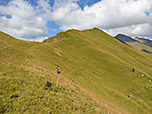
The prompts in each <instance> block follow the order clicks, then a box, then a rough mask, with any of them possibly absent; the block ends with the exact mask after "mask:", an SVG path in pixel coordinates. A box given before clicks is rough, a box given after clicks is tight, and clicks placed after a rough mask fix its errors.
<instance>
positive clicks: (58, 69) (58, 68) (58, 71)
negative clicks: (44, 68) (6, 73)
mask: <svg viewBox="0 0 152 114" xmlns="http://www.w3.org/2000/svg"><path fill="white" fill-rule="evenodd" d="M56 71H57V84H56V86H57V88H58V85H59V74H60V73H61V72H60V67H59V65H57V68H56Z"/></svg>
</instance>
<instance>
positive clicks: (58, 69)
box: [56, 65, 61, 74]
mask: <svg viewBox="0 0 152 114" xmlns="http://www.w3.org/2000/svg"><path fill="white" fill-rule="evenodd" d="M56 71H57V74H60V73H61V72H60V67H59V65H57V68H56Z"/></svg>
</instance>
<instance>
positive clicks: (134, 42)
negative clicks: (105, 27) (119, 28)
mask: <svg viewBox="0 0 152 114" xmlns="http://www.w3.org/2000/svg"><path fill="white" fill-rule="evenodd" d="M115 38H116V39H118V40H120V41H121V42H123V43H126V44H129V45H131V46H133V47H135V48H137V49H140V50H142V51H144V52H146V53H149V54H152V41H151V40H149V39H145V38H138V37H136V38H132V37H130V36H126V35H124V34H118V35H116V36H115Z"/></svg>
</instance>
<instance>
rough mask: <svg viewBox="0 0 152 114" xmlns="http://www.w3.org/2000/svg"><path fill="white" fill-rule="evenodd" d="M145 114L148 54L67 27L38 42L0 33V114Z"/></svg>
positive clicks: (150, 77) (151, 92)
mask: <svg viewBox="0 0 152 114" xmlns="http://www.w3.org/2000/svg"><path fill="white" fill-rule="evenodd" d="M57 65H59V66H60V70H61V74H60V75H59V87H56V80H57V74H56V66H57ZM47 81H49V82H50V83H52V86H51V87H47V86H45V84H46V82H47ZM151 112H152V55H151V54H148V53H145V52H143V51H141V50H138V49H136V48H134V47H131V46H129V45H127V44H125V43H123V42H121V41H119V40H117V39H115V38H114V37H112V36H110V35H108V34H107V33H105V32H103V31H101V30H99V29H97V28H94V29H88V30H83V31H79V30H74V29H71V30H68V31H66V32H61V33H58V34H57V35H56V36H54V37H51V38H49V39H46V40H45V41H43V42H42V43H40V42H30V41H24V40H19V39H16V38H14V37H12V36H10V35H7V34H5V33H3V32H0V113H2V114H43V113H44V114H151Z"/></svg>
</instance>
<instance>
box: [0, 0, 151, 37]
mask: <svg viewBox="0 0 152 114" xmlns="http://www.w3.org/2000/svg"><path fill="white" fill-rule="evenodd" d="M77 1H79V0H55V3H54V5H53V6H52V7H51V6H50V4H49V0H38V1H37V4H38V5H37V6H32V5H31V4H30V3H29V2H27V1H24V0H12V1H10V2H9V3H8V5H7V6H0V14H8V15H11V18H7V17H6V16H1V17H0V30H3V31H6V32H8V33H10V34H13V35H15V36H17V37H30V38H36V37H40V38H41V37H43V38H44V37H45V36H46V35H48V30H51V28H48V26H47V22H48V21H54V22H55V23H56V24H58V25H60V29H62V30H67V29H71V28H74V29H81V30H82V29H88V28H93V27H99V28H101V29H103V30H105V31H107V32H108V33H110V34H112V35H114V34H117V33H118V32H121V33H126V34H128V35H132V36H152V33H151V31H152V0H101V1H99V2H97V3H95V4H93V5H91V6H85V7H84V8H83V9H81V8H80V6H79V5H78V4H77ZM52 30H53V29H52Z"/></svg>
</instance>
